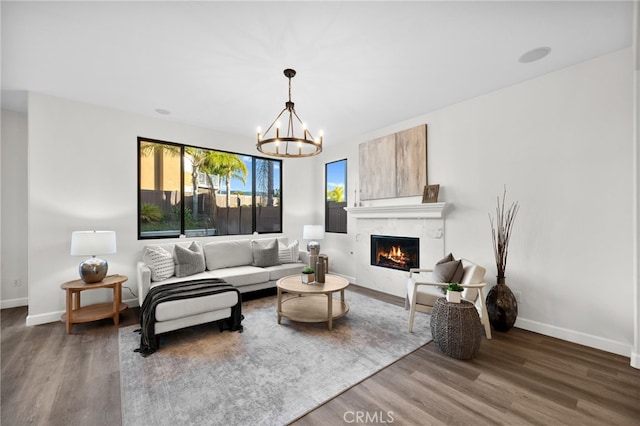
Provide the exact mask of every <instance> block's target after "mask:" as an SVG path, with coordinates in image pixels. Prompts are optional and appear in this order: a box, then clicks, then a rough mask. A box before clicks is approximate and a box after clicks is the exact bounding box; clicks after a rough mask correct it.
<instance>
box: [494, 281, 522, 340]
mask: <svg viewBox="0 0 640 426" xmlns="http://www.w3.org/2000/svg"><path fill="white" fill-rule="evenodd" d="M486 305H487V313H488V314H489V322H490V323H491V327H493V329H494V330H496V331H509V330H510V329H511V327H513V324H515V322H516V318H517V317H518V301H517V300H516V296H515V295H514V294H513V292H512V291H511V289H510V288H509V287H508V286H507V284H505V277H498V283H497V284H496V285H495V286H494V287H493V288H492V289H491V290H489V293H488V294H487V299H486Z"/></svg>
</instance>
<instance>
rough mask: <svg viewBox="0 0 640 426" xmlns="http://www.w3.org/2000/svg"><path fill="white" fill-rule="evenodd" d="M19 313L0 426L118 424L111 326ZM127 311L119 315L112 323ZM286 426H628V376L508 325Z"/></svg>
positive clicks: (625, 367) (633, 376) (411, 358)
mask: <svg viewBox="0 0 640 426" xmlns="http://www.w3.org/2000/svg"><path fill="white" fill-rule="evenodd" d="M350 288H353V290H355V291H359V292H361V293H365V294H368V295H371V296H373V297H378V298H380V299H382V300H385V301H387V302H389V303H395V304H403V303H404V302H403V300H401V299H399V298H395V297H393V296H388V295H381V294H378V293H375V292H372V291H369V290H366V289H362V288H357V287H355V286H352V287H350ZM26 315H27V309H26V308H25V307H21V308H12V309H4V310H2V311H1V318H0V320H1V322H2V324H1V338H2V340H1V357H2V360H1V368H2V377H1V393H2V395H1V401H0V404H1V410H0V422H1V424H2V425H12V426H13V425H61V426H62V425H65V426H75V425H80V426H84V425H88V426H89V425H90V426H93V425H120V424H121V422H122V420H121V408H120V372H119V363H118V334H117V330H116V328H115V327H114V326H113V323H112V322H111V321H110V320H103V321H97V322H93V323H87V324H77V325H74V327H73V334H72V335H67V334H66V333H65V330H64V325H63V323H53V324H45V325H39V326H35V327H26V326H25V319H26ZM137 315H138V309H127V310H126V311H124V312H123V313H122V315H121V326H127V325H131V324H134V323H136V321H137ZM345 368H348V366H345ZM294 424H295V425H297V426H299V425H323V426H324V425H339V424H396V425H418V424H419V425H431V424H432V425H439V424H449V425H485V424H486V425H530V424H531V425H640V370H636V369H634V368H632V367H630V366H629V359H628V358H625V357H621V356H617V355H613V354H610V353H606V352H602V351H598V350H595V349H591V348H587V347H584V346H580V345H575V344H572V343H568V342H565V341H562V340H558V339H554V338H551V337H546V336H542V335H539V334H536V333H532V332H528V331H524V330H521V329H512V330H510V331H509V332H508V333H497V332H496V333H494V338H493V339H492V340H486V339H485V340H483V342H482V345H481V347H480V352H479V354H478V356H477V357H476V358H474V359H473V360H470V361H460V360H456V359H453V358H449V357H447V356H445V355H443V354H442V353H440V351H439V350H438V348H437V347H436V346H435V345H434V344H432V343H430V344H427V345H425V346H423V347H421V348H420V349H418V350H416V351H415V352H413V353H411V354H409V355H408V356H406V357H405V358H403V359H401V360H399V361H397V362H396V363H394V364H393V365H391V366H389V367H387V368H386V369H384V370H382V371H380V372H378V373H377V374H375V375H374V376H372V377H370V378H368V379H367V380H365V381H363V382H361V383H360V384H358V385H356V386H354V387H352V388H351V389H349V390H347V391H345V392H344V393H342V394H341V395H338V396H337V397H336V398H334V399H332V400H331V401H328V402H327V403H325V404H324V405H322V406H320V407H318V408H317V409H315V410H314V411H312V412H310V413H308V414H307V415H305V416H304V417H302V418H300V419H298V420H297V421H295V422H294Z"/></svg>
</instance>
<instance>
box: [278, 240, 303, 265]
mask: <svg viewBox="0 0 640 426" xmlns="http://www.w3.org/2000/svg"><path fill="white" fill-rule="evenodd" d="M299 244H300V243H299V242H298V240H295V241H294V242H292V243H291V244H289V245H286V243H282V242H281V241H278V260H279V261H280V263H293V262H297V261H298V259H299V257H300V255H299V253H298V251H299V249H298V247H299Z"/></svg>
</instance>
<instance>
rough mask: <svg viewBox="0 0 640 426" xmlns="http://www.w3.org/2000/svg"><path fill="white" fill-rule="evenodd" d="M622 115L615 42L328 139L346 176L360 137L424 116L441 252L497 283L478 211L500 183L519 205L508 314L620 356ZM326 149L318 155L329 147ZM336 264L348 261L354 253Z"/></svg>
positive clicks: (347, 269)
mask: <svg viewBox="0 0 640 426" xmlns="http://www.w3.org/2000/svg"><path fill="white" fill-rule="evenodd" d="M632 122H633V119H632V54H631V49H625V50H622V51H619V52H616V53H613V54H610V55H607V56H604V57H600V58H596V59H594V60H591V61H588V62H585V63H582V64H578V65H576V66H573V67H570V68H567V69H564V70H561V71H558V72H554V73H551V74H548V75H545V76H543V77H540V78H536V79H534V80H530V81H527V82H524V83H521V84H517V85H514V86H512V87H509V88H506V89H503V90H499V91H496V92H492V93H489V94H486V95H483V96H480V97H477V98H474V99H471V100H468V101H465V102H461V103H458V104H455V105H452V106H450V107H447V108H444V109H442V110H439V111H436V112H434V113H430V114H426V115H424V116H421V117H416V118H415V119H411V120H408V121H406V122H403V123H398V124H396V125H394V126H390V127H387V128H383V129H379V130H378V131H376V132H372V133H370V134H368V135H363V136H361V137H360V138H358V139H356V140H353V141H352V142H351V144H350V146H349V147H347V148H343V147H340V148H336V149H335V151H338V150H339V149H340V150H341V149H346V150H347V153H348V163H349V182H350V183H351V184H355V183H356V181H357V178H355V176H357V165H358V157H357V145H358V144H359V143H361V142H364V141H367V140H371V139H373V138H375V137H379V136H383V135H386V134H390V133H393V132H397V131H399V130H403V129H406V128H410V127H413V126H416V125H419V124H423V123H426V124H427V126H428V130H427V132H428V179H429V183H430V184H436V183H438V184H440V185H441V187H440V198H439V200H440V201H445V202H447V203H451V204H452V206H451V208H449V209H448V210H447V217H446V225H445V252H449V251H452V252H453V253H454V255H456V256H460V257H466V258H470V259H474V260H476V261H477V262H480V263H481V264H484V265H486V266H487V268H488V281H489V283H490V284H494V283H495V274H496V271H495V262H494V259H493V252H492V245H491V234H490V226H489V219H488V213H489V212H494V210H495V203H496V197H497V195H498V194H501V193H502V190H503V185H505V184H506V186H507V200H508V201H512V200H517V201H519V203H520V205H521V210H520V214H519V216H518V218H517V219H516V222H515V226H514V230H513V237H512V243H511V246H510V249H509V261H508V264H507V271H506V275H507V284H508V285H509V286H510V287H511V288H512V289H513V290H515V291H519V292H520V293H521V295H522V303H520V306H519V317H518V322H517V323H516V326H519V327H522V328H526V329H529V330H533V331H538V332H541V333H544V334H548V335H552V336H557V337H561V338H563V339H567V340H572V341H576V342H579V343H582V344H586V345H589V346H593V347H597V348H601V349H604V350H607V351H611V352H615V353H619V354H622V355H625V356H629V355H630V353H631V347H632V344H633V335H634V334H633V333H634V324H633V318H634V317H633V302H632V300H633V279H632V275H633V274H632V265H633V256H632V235H631V234H632V233H631V232H630V229H631V227H632V223H633V218H632V202H633V200H632V196H631V194H632V184H633V175H632V146H633V145H632V143H631V140H632V128H633V125H632ZM335 151H329V150H327V153H326V154H327V155H326V157H324V158H323V159H322V161H325V162H328V161H332V160H333V159H334V158H336V157H339V156H340V155H339V154H338V153H337V152H335ZM354 189H355V187H354V186H351V185H350V187H349V190H348V194H349V196H350V197H352V196H353V195H352V194H353V191H354ZM396 201H397V202H398V204H399V203H400V202H402V203H404V202H406V201H407V200H405V199H403V200H396ZM411 202H420V201H419V200H411ZM351 225H352V223H351V222H350V223H349V226H350V227H349V241H348V242H345V241H339V243H340V247H345V248H344V249H342V250H343V251H344V253H345V257H346V258H348V257H349V256H350V252H351V251H353V248H354V247H355V242H354V238H355V236H354V234H353V229H354V228H353V227H352V226H351ZM338 239H339V238H338V237H335V238H334V240H335V242H334V241H332V240H331V239H327V240H325V245H327V244H329V243H331V244H332V245H331V246H330V247H327V250H332V249H337V246H336V247H334V246H333V243H337V242H338ZM424 266H427V265H424ZM335 269H336V270H337V272H340V273H342V274H344V275H346V276H353V275H354V273H355V271H354V266H353V263H348V264H341V265H339V267H338V265H336V268H335ZM401 279H402V278H401ZM359 284H361V285H366V283H359Z"/></svg>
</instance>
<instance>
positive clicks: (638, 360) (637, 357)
mask: <svg viewBox="0 0 640 426" xmlns="http://www.w3.org/2000/svg"><path fill="white" fill-rule="evenodd" d="M631 366H632V367H633V368H637V369H640V353H637V352H631Z"/></svg>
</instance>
